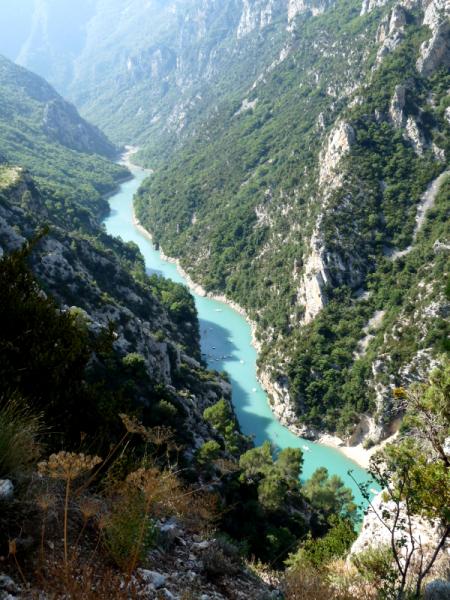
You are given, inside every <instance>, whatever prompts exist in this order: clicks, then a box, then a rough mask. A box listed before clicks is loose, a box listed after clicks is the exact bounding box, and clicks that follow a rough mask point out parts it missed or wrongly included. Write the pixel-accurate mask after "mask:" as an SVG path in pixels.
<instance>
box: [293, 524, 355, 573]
mask: <svg viewBox="0 0 450 600" xmlns="http://www.w3.org/2000/svg"><path fill="white" fill-rule="evenodd" d="M330 524H331V527H330V529H329V530H328V531H327V533H326V534H325V535H324V536H323V537H321V538H317V539H313V538H312V537H311V536H309V537H308V538H307V540H306V541H305V542H303V543H302V545H301V548H300V550H299V551H298V552H296V553H295V554H291V555H290V556H289V558H288V559H287V560H286V561H285V562H286V565H287V566H288V567H291V568H292V567H294V568H295V567H298V566H301V565H302V564H304V562H308V563H310V564H311V565H313V566H314V567H316V568H321V567H324V566H325V565H326V564H327V563H329V562H331V561H332V560H334V559H336V558H341V557H343V556H345V555H346V554H347V553H348V551H349V549H350V547H351V545H352V543H353V542H354V541H355V539H356V533H355V530H354V529H353V524H352V523H351V522H350V521H349V520H348V519H342V518H340V517H333V518H331V519H330Z"/></svg>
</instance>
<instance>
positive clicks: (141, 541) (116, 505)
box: [100, 486, 156, 571]
mask: <svg viewBox="0 0 450 600" xmlns="http://www.w3.org/2000/svg"><path fill="white" fill-rule="evenodd" d="M100 525H101V529H102V533H103V541H104V544H105V547H106V549H107V551H108V553H109V554H110V556H111V558H112V559H113V560H114V562H115V563H116V564H117V565H118V566H119V567H120V568H121V569H123V570H124V571H128V570H129V569H130V566H131V565H132V563H134V562H135V561H141V560H143V559H144V558H145V556H146V555H147V554H148V551H149V550H150V548H152V546H153V545H154V543H155V539H156V530H155V527H154V524H153V520H152V519H151V517H150V516H149V514H148V511H146V500H145V497H144V496H143V494H142V493H141V492H140V491H139V490H137V489H136V488H134V487H133V486H126V487H125V488H123V490H122V493H121V494H120V496H119V497H117V498H114V501H113V502H112V504H111V509H110V511H109V513H108V514H107V515H106V516H104V517H103V519H102V521H101V523H100Z"/></svg>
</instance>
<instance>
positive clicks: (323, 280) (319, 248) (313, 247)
mask: <svg viewBox="0 0 450 600" xmlns="http://www.w3.org/2000/svg"><path fill="white" fill-rule="evenodd" d="M309 248H310V254H309V256H308V258H307V259H306V262H305V267H304V272H303V276H302V280H301V284H300V288H299V290H298V295H297V298H298V302H299V303H300V304H302V305H303V306H304V307H305V313H304V317H303V324H305V325H307V324H308V323H310V322H311V321H312V320H313V319H314V318H315V317H316V316H317V315H318V314H319V312H320V311H321V310H322V308H323V307H324V305H325V303H326V294H325V292H324V287H325V286H326V284H327V283H328V281H329V277H328V273H327V268H326V266H325V261H324V246H323V241H322V240H321V239H320V237H319V234H318V232H317V231H316V232H315V233H314V234H313V237H312V238H311V241H310V244H309Z"/></svg>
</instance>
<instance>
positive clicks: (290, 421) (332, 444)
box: [132, 207, 392, 469]
mask: <svg viewBox="0 0 450 600" xmlns="http://www.w3.org/2000/svg"><path fill="white" fill-rule="evenodd" d="M132 218H133V225H134V227H136V229H137V230H138V231H139V232H140V233H141V234H142V235H143V236H144V237H146V238H147V239H148V240H149V241H150V242H152V243H153V237H152V235H151V233H150V232H149V231H148V230H147V229H145V227H144V226H143V225H142V224H141V222H140V221H139V219H138V218H137V216H136V214H135V212H134V207H133V215H132ZM159 253H160V256H161V258H162V259H163V260H165V261H166V262H168V263H171V264H174V265H175V266H176V268H177V271H178V273H179V274H180V275H181V277H183V279H184V280H185V281H186V283H187V285H188V287H189V289H190V290H191V291H192V292H194V293H195V294H197V295H198V296H202V297H206V298H210V299H211V300H216V301H218V302H222V303H223V304H226V305H227V306H229V307H230V308H232V309H233V310H235V311H236V312H237V313H239V314H240V315H241V316H242V317H243V318H244V319H245V320H246V321H247V322H248V323H249V325H250V328H251V333H252V344H253V346H254V347H255V349H256V350H257V351H258V352H259V351H260V349H261V344H260V342H258V340H257V339H256V323H255V322H254V321H252V320H251V319H250V318H249V316H248V314H247V312H246V311H245V310H244V309H243V308H242V307H241V306H239V305H238V304H236V302H234V301H233V300H230V299H229V298H227V297H226V296H225V295H223V294H220V295H218V294H212V293H211V292H207V291H206V290H205V289H204V288H203V287H202V286H201V285H200V284H199V283H197V282H195V281H194V280H193V279H192V278H191V276H190V275H189V273H187V272H186V271H185V270H184V269H183V267H182V266H181V264H180V261H179V260H178V259H176V258H173V257H171V256H167V255H166V254H165V253H164V252H163V251H162V250H161V248H160V249H159ZM257 375H258V381H259V383H260V384H261V386H262V388H263V389H264V391H265V392H266V394H267V395H268V397H269V398H271V399H272V401H271V402H269V405H270V408H271V410H272V412H273V414H274V415H275V417H276V418H277V419H278V420H279V422H280V423H281V424H282V425H283V426H284V427H286V428H287V429H289V431H291V432H292V433H293V434H294V435H296V436H297V437H304V438H308V439H311V440H312V441H314V442H317V443H319V444H322V445H324V446H328V447H329V448H333V449H334V450H337V451H339V452H340V453H342V454H343V455H344V456H346V457H347V458H348V459H350V460H352V461H353V462H354V463H356V464H357V465H358V466H360V467H362V468H363V469H367V468H368V467H369V463H370V459H371V457H372V456H373V454H374V453H375V452H376V451H377V450H379V449H380V448H382V447H383V445H385V444H386V443H387V442H388V441H391V439H392V438H389V440H385V441H384V442H382V443H381V444H378V445H375V446H373V447H372V448H370V449H366V448H364V447H363V445H362V444H358V445H355V446H347V445H346V444H345V442H344V440H342V439H341V438H339V437H338V436H333V435H331V434H328V433H319V432H312V431H310V430H308V429H307V428H304V429H303V428H300V427H298V426H297V425H296V424H295V423H294V421H295V420H296V417H295V414H294V413H293V411H292V409H291V407H290V405H289V404H288V403H286V402H285V401H281V398H280V394H282V393H283V392H282V390H281V389H277V388H276V387H275V383H274V382H273V381H272V379H271V378H270V375H269V374H268V373H266V372H258V374H257ZM277 399H278V400H277Z"/></svg>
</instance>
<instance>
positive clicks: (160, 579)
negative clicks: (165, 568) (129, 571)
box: [139, 569, 166, 590]
mask: <svg viewBox="0 0 450 600" xmlns="http://www.w3.org/2000/svg"><path fill="white" fill-rule="evenodd" d="M139 574H140V575H141V577H142V579H143V580H144V581H145V583H149V584H151V585H152V586H153V587H154V588H155V590H159V589H160V588H162V587H163V586H164V585H165V583H166V577H165V575H162V574H161V573H158V572H157V571H149V570H147V569H139Z"/></svg>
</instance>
